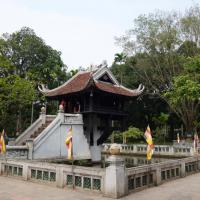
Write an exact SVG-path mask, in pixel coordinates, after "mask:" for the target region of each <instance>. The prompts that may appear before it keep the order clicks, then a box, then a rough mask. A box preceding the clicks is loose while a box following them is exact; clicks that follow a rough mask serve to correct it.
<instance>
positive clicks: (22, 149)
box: [0, 146, 29, 159]
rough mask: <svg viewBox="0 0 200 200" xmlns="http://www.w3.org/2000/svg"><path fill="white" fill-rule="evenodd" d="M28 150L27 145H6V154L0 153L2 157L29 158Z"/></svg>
mask: <svg viewBox="0 0 200 200" xmlns="http://www.w3.org/2000/svg"><path fill="white" fill-rule="evenodd" d="M28 152H29V148H28V147H27V146H6V155H4V154H0V158H15V159H28Z"/></svg>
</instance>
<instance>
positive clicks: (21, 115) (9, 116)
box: [0, 75, 36, 133]
mask: <svg viewBox="0 0 200 200" xmlns="http://www.w3.org/2000/svg"><path fill="white" fill-rule="evenodd" d="M35 97H36V92H35V89H34V84H33V83H31V82H30V81H28V80H25V79H23V78H20V77H19V76H18V75H9V76H7V77H4V78H1V79H0V119H1V120H0V128H2V129H3V128H4V129H6V130H8V132H9V133H10V132H15V133H16V132H21V131H22V129H23V128H24V127H26V125H27V124H26V123H27V115H25V114H26V112H27V109H28V108H29V106H30V105H31V103H32V101H33V100H34V99H35ZM29 116H30V115H29ZM29 119H30V118H29ZM29 119H28V121H29ZM22 121H23V126H22Z"/></svg>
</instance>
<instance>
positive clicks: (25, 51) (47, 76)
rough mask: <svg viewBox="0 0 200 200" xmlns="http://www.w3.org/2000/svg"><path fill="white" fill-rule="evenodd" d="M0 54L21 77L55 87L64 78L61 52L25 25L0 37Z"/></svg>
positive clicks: (64, 68) (64, 71) (64, 67)
mask: <svg viewBox="0 0 200 200" xmlns="http://www.w3.org/2000/svg"><path fill="white" fill-rule="evenodd" d="M0 56H3V57H4V58H6V59H7V60H9V61H10V63H11V64H12V65H13V66H15V67H16V69H15V74H17V75H19V76H20V77H22V78H26V79H29V80H33V81H35V82H37V83H41V82H42V83H45V84H47V83H48V85H49V87H55V86H58V85H59V84H61V83H62V82H63V81H65V80H66V66H65V65H64V63H63V62H62V60H61V57H60V56H61V53H60V52H59V51H56V50H54V49H53V48H52V47H50V46H48V45H46V44H45V42H44V41H43V40H42V39H41V38H40V37H38V36H37V35H36V34H35V32H34V31H33V30H32V29H30V28H27V27H24V28H22V29H21V30H20V31H17V32H14V33H12V34H8V33H7V34H3V35H2V37H1V38H0Z"/></svg>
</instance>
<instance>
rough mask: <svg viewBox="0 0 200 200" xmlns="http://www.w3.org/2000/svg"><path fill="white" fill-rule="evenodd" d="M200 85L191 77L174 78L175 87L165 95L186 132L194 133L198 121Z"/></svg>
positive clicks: (180, 76)
mask: <svg viewBox="0 0 200 200" xmlns="http://www.w3.org/2000/svg"><path fill="white" fill-rule="evenodd" d="M199 96H200V83H199V82H197V81H195V80H193V78H192V77H190V76H189V75H179V76H176V77H174V81H173V87H172V88H171V89H170V90H169V91H167V92H165V93H164V97H166V98H167V99H168V102H169V105H170V107H171V108H172V109H173V110H174V112H175V113H176V114H177V115H178V116H179V117H180V119H181V120H182V121H183V123H184V125H185V128H186V131H187V132H190V133H193V132H194V130H195V128H196V127H195V124H196V123H195V122H197V121H198V113H199V105H200V99H199Z"/></svg>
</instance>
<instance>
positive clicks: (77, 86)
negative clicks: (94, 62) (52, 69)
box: [39, 67, 144, 97]
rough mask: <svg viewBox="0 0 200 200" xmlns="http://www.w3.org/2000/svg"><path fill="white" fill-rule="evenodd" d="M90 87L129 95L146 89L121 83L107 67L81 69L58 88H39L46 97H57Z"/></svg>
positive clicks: (134, 94) (131, 95) (137, 93)
mask: <svg viewBox="0 0 200 200" xmlns="http://www.w3.org/2000/svg"><path fill="white" fill-rule="evenodd" d="M90 87H93V88H96V89H98V90H101V91H104V92H108V93H112V94H117V95H122V96H128V97H133V96H138V95H140V94H141V93H142V92H143V90H144V86H142V85H139V87H138V88H137V89H135V90H131V89H128V88H126V87H124V86H122V85H120V84H119V83H118V81H117V80H116V79H115V77H114V75H113V74H112V72H111V71H110V70H109V69H108V68H107V67H102V68H100V69H98V70H95V71H80V72H78V73H77V74H76V75H74V76H73V77H72V78H71V79H69V80H68V81H67V82H66V83H64V84H63V85H61V86H59V87H57V88H54V89H52V90H49V89H47V88H45V87H44V86H43V85H41V87H39V90H40V91H41V92H42V93H43V94H44V95H45V96H46V97H55V96H64V95H68V94H72V93H77V92H81V91H84V90H86V89H88V88H90Z"/></svg>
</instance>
